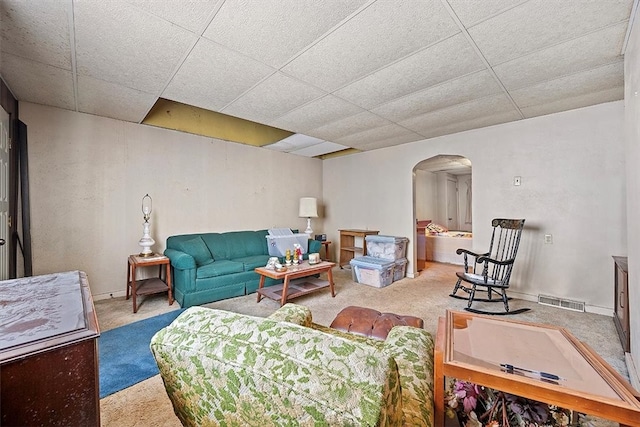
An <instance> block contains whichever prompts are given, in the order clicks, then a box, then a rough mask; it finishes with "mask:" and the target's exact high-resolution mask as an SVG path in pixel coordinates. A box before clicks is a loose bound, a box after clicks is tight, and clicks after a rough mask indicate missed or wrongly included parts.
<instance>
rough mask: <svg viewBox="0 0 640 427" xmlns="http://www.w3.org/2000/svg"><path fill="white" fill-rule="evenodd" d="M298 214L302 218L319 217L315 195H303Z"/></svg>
mask: <svg viewBox="0 0 640 427" xmlns="http://www.w3.org/2000/svg"><path fill="white" fill-rule="evenodd" d="M298 216H299V217H301V218H317V217H318V201H317V200H316V199H315V197H302V198H301V199H300V209H299V210H298Z"/></svg>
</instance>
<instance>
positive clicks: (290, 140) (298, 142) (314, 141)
mask: <svg viewBox="0 0 640 427" xmlns="http://www.w3.org/2000/svg"><path fill="white" fill-rule="evenodd" d="M322 142H324V140H323V139H320V138H314V137H313V136H308V135H303V134H301V133H294V134H293V135H291V136H288V137H286V138H284V139H281V140H280V141H278V142H275V143H273V144H269V145H263V147H265V148H270V149H273V150H278V151H286V152H289V151H293V150H298V149H301V148H306V147H311V146H312V145H318V144H320V143H322Z"/></svg>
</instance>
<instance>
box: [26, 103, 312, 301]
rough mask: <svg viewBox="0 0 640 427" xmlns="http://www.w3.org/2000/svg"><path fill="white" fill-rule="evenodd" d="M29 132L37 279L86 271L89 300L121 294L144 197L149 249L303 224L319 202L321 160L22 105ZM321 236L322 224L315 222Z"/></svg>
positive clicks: (139, 230)
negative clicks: (310, 205)
mask: <svg viewBox="0 0 640 427" xmlns="http://www.w3.org/2000/svg"><path fill="white" fill-rule="evenodd" d="M20 119H21V120H22V121H23V122H25V123H26V124H27V126H28V145H29V175H30V184H31V186H30V189H31V226H32V233H31V234H32V240H33V265H34V274H46V273H51V272H56V271H67V270H84V271H86V272H87V273H88V275H89V283H90V286H91V291H92V294H93V297H94V298H96V299H100V298H102V297H108V296H109V295H110V294H112V293H113V294H114V295H124V290H125V281H126V260H127V256H128V255H129V254H133V253H139V252H140V250H141V248H140V247H139V246H138V241H139V240H140V237H142V222H143V220H142V212H141V201H142V197H143V196H144V195H145V194H146V193H149V195H150V196H151V197H152V198H153V213H152V218H151V230H152V233H151V234H152V237H153V238H154V239H155V241H156V244H155V246H154V247H153V248H152V249H153V250H155V251H157V252H162V251H163V250H164V248H165V242H166V238H167V237H168V236H170V235H173V234H181V233H197V232H221V231H231V230H252V229H253V230H256V229H264V228H270V227H297V228H300V229H304V228H306V219H304V218H298V200H299V198H300V197H306V196H309V197H316V198H318V201H319V202H320V203H322V161H320V160H318V159H311V158H307V157H301V156H296V155H291V154H286V153H280V152H276V151H272V150H267V149H263V148H256V147H251V146H248V145H243V144H237V143H231V142H225V141H221V140H216V139H212V138H206V137H202V136H195V135H189V134H185V133H181V132H175V131H169V130H164V129H159V128H154V127H150V126H144V125H137V124H132V123H127V122H122V121H118V120H112V119H107V118H102V117H97V116H92V115H88V114H80V113H74V112H71V111H66V110H61V109H56V108H49V107H43V106H40V105H36V104H30V103H20ZM313 229H314V230H315V231H316V232H322V219H321V218H317V219H315V220H314V221H313Z"/></svg>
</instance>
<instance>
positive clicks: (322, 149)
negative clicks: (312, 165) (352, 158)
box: [290, 141, 350, 157]
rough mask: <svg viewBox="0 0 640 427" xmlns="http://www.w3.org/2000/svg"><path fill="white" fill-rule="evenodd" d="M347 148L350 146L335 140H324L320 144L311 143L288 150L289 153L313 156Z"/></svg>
mask: <svg viewBox="0 0 640 427" xmlns="http://www.w3.org/2000/svg"><path fill="white" fill-rule="evenodd" d="M347 148H350V147H346V146H344V145H340V144H336V143H335V142H328V141H324V142H322V143H320V144H316V145H312V146H310V147H306V148H301V149H299V150H295V151H290V153H291V154H297V155H299V156H307V157H315V156H322V155H323V154H329V153H335V152H336V151H342V150H346V149H347Z"/></svg>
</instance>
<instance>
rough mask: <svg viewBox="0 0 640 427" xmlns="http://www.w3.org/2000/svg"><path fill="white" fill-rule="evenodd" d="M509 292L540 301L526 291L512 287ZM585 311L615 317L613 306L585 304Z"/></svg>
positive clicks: (511, 295)
mask: <svg viewBox="0 0 640 427" xmlns="http://www.w3.org/2000/svg"><path fill="white" fill-rule="evenodd" d="M507 293H508V295H509V296H510V297H512V298H518V299H523V300H525V301H532V302H536V303H537V302H538V296H537V295H530V294H525V293H522V292H516V291H513V290H511V289H509V290H508V291H507ZM560 310H562V309H560ZM584 311H585V312H587V313H594V314H601V315H603V316H609V317H613V309H612V308H605V307H599V306H595V305H589V304H585V306H584Z"/></svg>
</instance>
